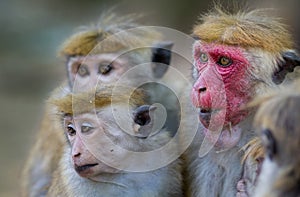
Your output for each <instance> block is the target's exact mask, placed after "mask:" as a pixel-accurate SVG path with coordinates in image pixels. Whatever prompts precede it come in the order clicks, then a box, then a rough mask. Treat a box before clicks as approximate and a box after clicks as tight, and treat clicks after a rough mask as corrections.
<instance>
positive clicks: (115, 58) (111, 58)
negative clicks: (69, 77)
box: [69, 53, 126, 64]
mask: <svg viewBox="0 0 300 197" xmlns="http://www.w3.org/2000/svg"><path fill="white" fill-rule="evenodd" d="M120 55H121V53H101V54H90V55H86V56H75V57H71V58H70V60H69V62H70V63H73V62H81V63H84V62H85V63H91V62H102V61H107V63H111V62H117V63H119V64H124V63H125V61H126V60H125V58H126V56H120Z"/></svg>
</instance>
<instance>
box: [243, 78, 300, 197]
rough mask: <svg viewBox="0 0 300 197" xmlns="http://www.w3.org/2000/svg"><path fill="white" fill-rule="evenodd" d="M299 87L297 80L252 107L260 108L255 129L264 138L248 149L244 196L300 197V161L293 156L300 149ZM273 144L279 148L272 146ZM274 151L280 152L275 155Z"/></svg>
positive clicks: (252, 142)
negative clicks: (299, 124) (299, 138)
mask: <svg viewBox="0 0 300 197" xmlns="http://www.w3.org/2000/svg"><path fill="white" fill-rule="evenodd" d="M299 85H300V81H299V80H297V81H296V82H294V83H293V84H292V85H289V86H282V88H280V89H279V90H276V91H272V92H271V93H268V94H265V95H263V96H261V97H258V98H256V99H255V100H254V101H252V102H251V103H250V104H249V106H259V109H258V112H257V113H256V115H255V119H254V126H255V128H256V133H257V134H258V135H259V136H260V138H259V137H255V138H253V139H252V140H251V141H250V142H249V143H248V144H247V145H246V146H245V150H246V154H245V155H244V158H243V165H244V175H243V176H244V178H243V180H241V181H240V182H239V184H240V186H242V188H241V189H242V190H243V191H244V192H243V194H244V196H253V195H254V191H256V190H257V192H256V194H255V196H299V195H300V193H299V192H300V190H298V191H297V189H298V188H299V178H300V177H299V175H298V174H299V173H298V172H297V168H298V167H297V165H298V166H299V163H298V160H299V158H297V156H296V155H297V154H292V152H293V151H295V150H296V149H299V146H300V144H299V143H298V142H294V141H293V140H296V139H298V138H297V137H298V136H297V135H298V129H297V120H298V119H299V110H298V109H299V106H300V105H299V104H300V103H299V102H300V100H299V98H300V86H299ZM272 141H273V142H272ZM270 143H275V144H273V145H272V146H271V145H270ZM297 143H298V144H297ZM272 147H276V149H279V150H276V151H275V150H274V149H272ZM274 151H275V152H274ZM275 155H276V156H275ZM264 163H266V164H264ZM263 165H264V166H265V167H264V168H262V166H263ZM288 172H295V173H294V174H293V173H292V174H288ZM297 173H298V174H297ZM279 179H280V180H279ZM297 184H298V185H297ZM256 187H257V189H256ZM271 191H272V192H271ZM283 194H284V195H283Z"/></svg>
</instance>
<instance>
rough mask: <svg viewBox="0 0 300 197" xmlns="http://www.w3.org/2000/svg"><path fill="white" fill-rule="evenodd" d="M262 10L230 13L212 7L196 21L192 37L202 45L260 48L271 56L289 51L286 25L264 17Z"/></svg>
mask: <svg viewBox="0 0 300 197" xmlns="http://www.w3.org/2000/svg"><path fill="white" fill-rule="evenodd" d="M264 11H265V10H253V11H250V12H241V11H240V12H237V13H235V14H230V13H228V12H226V11H223V10H222V9H221V8H220V7H216V8H215V9H214V11H211V12H210V13H208V14H206V15H203V16H202V17H201V18H200V21H201V22H200V23H199V24H197V25H195V26H194V29H193V34H194V35H195V36H197V37H199V39H200V40H201V41H204V42H215V43H218V44H226V45H233V46H241V47H244V48H260V49H263V50H266V51H269V52H274V53H280V52H282V51H283V50H288V49H292V48H293V42H292V36H291V35H290V33H289V32H288V30H287V29H286V26H285V25H284V24H282V23H281V22H280V20H279V19H278V18H274V17H270V16H266V15H264V13H263V12H264Z"/></svg>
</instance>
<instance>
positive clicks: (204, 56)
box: [200, 53, 208, 62]
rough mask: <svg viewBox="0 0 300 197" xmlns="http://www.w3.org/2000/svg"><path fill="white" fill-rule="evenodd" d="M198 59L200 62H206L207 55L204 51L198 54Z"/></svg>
mask: <svg viewBox="0 0 300 197" xmlns="http://www.w3.org/2000/svg"><path fill="white" fill-rule="evenodd" d="M200 61H201V62H207V61H208V57H207V55H206V54H205V53H201V54H200Z"/></svg>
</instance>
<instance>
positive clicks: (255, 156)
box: [238, 79, 300, 196]
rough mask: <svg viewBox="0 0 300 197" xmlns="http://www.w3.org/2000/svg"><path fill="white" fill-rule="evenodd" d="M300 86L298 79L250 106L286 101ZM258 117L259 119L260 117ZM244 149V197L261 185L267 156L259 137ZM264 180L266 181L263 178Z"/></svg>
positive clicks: (252, 193) (296, 92)
mask: <svg viewBox="0 0 300 197" xmlns="http://www.w3.org/2000/svg"><path fill="white" fill-rule="evenodd" d="M299 84H300V82H299V79H296V81H295V82H293V83H292V84H289V85H288V86H287V85H285V86H283V87H281V88H280V89H279V90H275V91H271V92H270V93H266V94H264V95H262V96H259V97H258V98H255V99H254V101H251V102H250V104H248V106H252V107H253V106H261V105H263V104H264V103H268V102H269V100H272V102H273V100H274V98H275V97H277V96H278V97H279V98H281V100H284V101H285V100H286V98H288V97H290V96H291V95H293V94H298V93H300V89H299ZM274 102H275V101H274ZM276 102H277V101H276ZM282 102H283V101H282ZM295 110H296V108H295ZM258 113H259V112H257V114H258ZM260 114H261V113H260ZM256 116H257V117H259V115H256ZM257 119H258V118H255V120H256V122H257V121H258V120H257ZM273 124H274V123H273ZM258 135H260V134H258ZM243 149H244V150H245V154H244V156H243V160H242V163H243V166H244V175H243V176H245V174H247V175H246V177H245V178H243V179H242V180H241V181H240V183H238V184H239V185H240V187H242V190H243V192H241V193H243V195H244V196H253V195H254V191H255V189H256V187H257V186H258V185H259V183H258V180H259V177H260V176H264V175H260V174H261V171H262V165H263V163H264V159H265V158H266V156H267V154H266V151H265V148H264V147H263V144H262V140H261V139H260V138H259V137H258V136H255V137H254V138H253V139H252V140H251V141H250V142H249V143H248V144H246V145H245V147H243ZM262 179H264V180H265V178H263V177H262Z"/></svg>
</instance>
